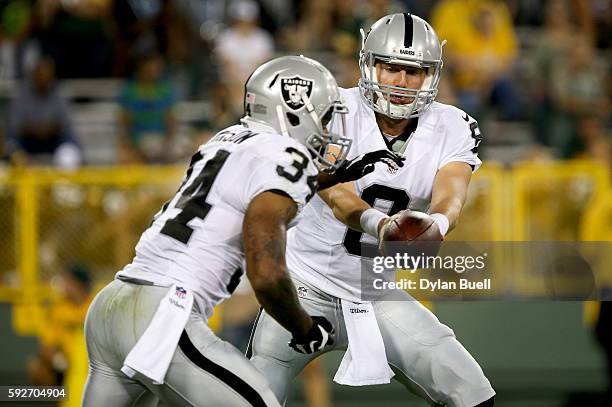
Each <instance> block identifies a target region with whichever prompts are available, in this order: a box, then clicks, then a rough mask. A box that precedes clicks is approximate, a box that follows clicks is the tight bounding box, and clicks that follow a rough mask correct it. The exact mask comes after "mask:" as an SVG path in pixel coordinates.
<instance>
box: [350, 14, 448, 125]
mask: <svg viewBox="0 0 612 407" xmlns="http://www.w3.org/2000/svg"><path fill="white" fill-rule="evenodd" d="M362 36H363V42H362V47H361V52H360V55H359V68H360V70H361V79H360V80H359V88H360V91H361V95H362V96H363V98H364V100H365V102H366V103H367V104H368V105H369V106H370V107H371V108H372V109H373V110H374V111H376V112H379V113H382V114H384V115H386V116H389V117H391V118H394V119H408V118H411V117H417V116H420V115H421V114H423V112H425V110H427V108H428V107H429V106H430V105H431V104H432V103H433V101H434V99H435V98H436V95H437V93H438V82H439V81H440V71H441V70H442V46H443V45H444V43H442V44H440V41H439V40H438V36H437V34H436V32H435V31H434V29H433V28H432V27H431V25H429V24H428V23H427V22H426V21H425V20H423V19H422V18H420V17H417V16H415V15H411V14H408V13H397V14H390V15H388V16H385V17H383V18H381V19H380V20H378V21H377V22H375V23H374V24H373V25H372V27H371V28H370V30H369V31H368V33H367V34H363V30H362ZM377 62H385V63H389V64H400V65H407V66H415V67H419V68H423V69H425V75H426V76H425V80H424V82H423V85H422V86H421V88H420V89H409V88H404V87H399V86H391V85H384V84H381V83H379V82H378V78H377V74H376V67H375V65H376V63H377ZM394 96H396V97H404V98H407V100H409V101H410V102H409V103H406V104H396V103H391V101H390V99H391V97H394Z"/></svg>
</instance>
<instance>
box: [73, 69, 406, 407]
mask: <svg viewBox="0 0 612 407" xmlns="http://www.w3.org/2000/svg"><path fill="white" fill-rule="evenodd" d="M245 90H246V95H245V113H246V115H245V117H244V118H243V119H242V123H241V124H239V125H236V126H232V127H229V128H227V129H225V130H223V131H221V132H219V133H217V134H216V135H215V136H214V137H213V138H212V139H211V140H210V141H209V142H208V143H206V144H204V145H202V146H201V147H200V148H199V150H198V151H197V152H196V154H194V156H193V158H192V160H191V163H190V166H189V169H188V170H187V172H186V175H185V177H184V180H183V183H182V184H181V186H180V187H179V189H178V191H177V193H176V195H175V196H174V197H173V198H172V199H171V200H170V201H169V202H168V203H166V204H165V205H164V207H163V208H162V209H161V210H160V212H159V213H158V214H157V215H156V216H155V218H154V221H153V223H152V224H151V226H150V227H149V228H148V229H147V230H146V231H145V232H144V233H143V235H142V237H141V239H140V241H139V242H138V245H137V246H136V256H135V257H134V260H133V261H132V263H131V264H129V265H127V266H126V267H125V268H124V269H123V270H121V271H120V272H118V273H117V276H116V279H115V280H114V281H113V282H112V283H110V284H109V285H107V286H106V287H105V288H104V289H103V290H102V291H101V292H100V293H99V294H98V295H97V297H96V298H95V300H94V301H93V303H92V305H91V306H90V309H89V311H88V315H87V319H86V323H85V336H86V341H87V350H88V354H89V362H90V372H89V376H88V380H87V384H86V387H85V393H84V398H83V405H84V406H113V407H120V406H132V405H136V404H137V403H139V404H138V405H143V404H147V402H148V401H149V400H151V401H152V402H153V403H155V402H156V397H157V398H159V399H160V400H162V402H164V403H165V404H169V405H172V406H183V405H190V406H215V407H218V406H277V405H278V401H277V399H276V397H275V395H274V394H273V392H272V391H271V390H270V389H269V387H268V384H267V382H266V379H265V378H264V377H263V376H262V375H261V374H260V373H259V372H258V371H257V370H256V369H255V368H254V367H253V366H252V365H251V363H250V362H249V361H248V359H246V358H245V357H244V356H243V355H242V354H240V352H239V351H238V350H237V349H236V348H234V347H233V346H231V345H230V344H228V343H226V342H223V341H221V340H220V339H219V338H217V337H216V336H215V335H214V334H213V333H212V332H211V330H210V329H209V327H208V326H207V318H208V317H210V316H211V314H212V312H213V307H214V306H215V305H217V304H218V303H219V302H221V301H223V299H225V298H227V297H229V296H230V295H231V294H232V291H233V290H234V289H235V288H236V286H237V285H238V282H239V280H240V277H241V274H242V267H243V263H245V264H246V274H247V277H248V278H249V281H250V283H251V286H252V287H253V290H254V291H255V294H256V296H257V299H258V300H259V302H260V303H261V305H262V306H263V308H264V309H265V310H266V312H268V314H269V315H271V316H273V318H274V319H275V320H276V321H278V323H279V324H280V325H282V326H283V327H284V329H286V330H287V331H288V332H291V333H292V339H291V342H290V344H289V345H290V346H291V347H293V349H295V350H293V349H290V348H289V346H287V345H288V344H287V343H285V344H283V346H285V347H287V349H289V350H291V352H294V353H298V352H303V353H312V352H314V351H318V350H321V349H323V348H324V347H325V346H327V345H330V344H332V343H333V327H332V325H331V324H330V322H329V321H327V320H326V319H325V318H324V317H320V316H316V315H315V316H310V315H309V314H308V313H306V311H305V310H304V309H303V308H302V307H301V306H300V304H299V301H298V297H297V294H296V289H295V287H294V285H293V283H292V281H291V279H290V277H289V275H288V273H287V272H286V267H285V236H286V234H285V233H286V229H287V228H289V226H291V225H292V224H293V223H295V221H296V217H297V214H298V213H299V212H301V211H302V208H303V207H304V206H305V205H306V203H307V202H308V201H309V200H310V198H311V197H312V196H313V195H314V194H315V192H316V189H317V178H318V174H319V168H326V169H328V170H329V169H332V170H333V172H331V173H330V172H329V171H328V172H327V173H326V174H324V175H325V177H324V178H325V182H326V184H327V185H331V184H332V183H334V182H338V181H344V180H348V179H356V178H358V177H359V176H361V175H363V174H364V173H367V172H368V171H372V170H373V169H374V163H375V162H378V161H380V160H382V161H384V162H387V163H388V164H389V165H390V166H391V167H392V168H399V166H401V165H402V164H401V159H399V158H398V157H397V156H395V155H394V154H392V153H389V152H387V151H382V152H378V153H374V154H370V155H369V156H367V157H363V158H359V159H355V160H352V161H346V160H344V158H345V157H346V152H347V151H348V149H349V147H350V140H348V139H346V138H345V137H343V136H342V134H341V133H334V132H330V131H328V128H329V127H330V126H334V128H338V129H342V127H343V126H342V123H341V122H342V121H343V116H344V115H345V114H346V112H347V111H346V106H345V105H344V104H343V102H342V101H341V98H340V94H339V89H338V87H337V84H336V81H335V79H334V78H333V76H332V75H331V74H330V73H329V71H328V70H327V69H326V68H324V67H323V66H322V65H321V64H319V63H318V62H316V61H313V60H311V59H308V58H305V57H282V58H277V59H275V60H272V61H270V62H267V63H266V64H264V65H262V66H261V67H259V68H258V69H257V70H256V71H255V72H254V73H253V74H252V76H251V77H250V78H249V80H248V81H247V83H246V87H245ZM337 122H339V123H337ZM334 123H337V124H338V126H336V125H335V124H334ZM332 155H333V156H334V157H335V158H333V157H331V156H332ZM315 163H316V164H318V165H319V166H320V167H319V168H317V165H316V164H315ZM155 396H156V397H155Z"/></svg>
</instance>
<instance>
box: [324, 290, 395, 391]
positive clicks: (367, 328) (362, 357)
mask: <svg viewBox="0 0 612 407" xmlns="http://www.w3.org/2000/svg"><path fill="white" fill-rule="evenodd" d="M342 314H343V316H344V324H345V325H346V334H347V336H348V348H347V349H346V353H345V354H344V357H343V358H342V362H341V363H340V367H339V368H338V371H337V372H336V376H335V377H334V381H335V382H336V383H339V384H346V385H349V386H366V385H371V384H386V383H389V382H390V381H391V378H392V377H393V376H394V373H393V371H392V370H391V368H390V367H389V364H388V363H387V354H386V352H385V344H384V342H383V339H382V335H381V333H380V329H379V328H378V323H377V322H376V316H375V315H374V308H373V307H372V303H370V302H364V303H354V302H350V301H345V300H342Z"/></svg>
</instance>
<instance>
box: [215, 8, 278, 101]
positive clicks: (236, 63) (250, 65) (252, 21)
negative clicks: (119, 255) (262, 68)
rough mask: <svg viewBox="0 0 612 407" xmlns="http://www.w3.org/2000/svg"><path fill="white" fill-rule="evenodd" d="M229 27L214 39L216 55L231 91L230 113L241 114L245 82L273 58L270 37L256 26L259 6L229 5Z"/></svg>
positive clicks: (222, 76) (222, 75) (272, 45)
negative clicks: (259, 67)
mask: <svg viewBox="0 0 612 407" xmlns="http://www.w3.org/2000/svg"><path fill="white" fill-rule="evenodd" d="M229 16H230V18H231V19H232V24H231V26H230V27H229V28H227V29H226V30H224V31H222V32H221V34H219V36H218V38H217V44H216V53H217V55H218V57H219V60H220V62H221V79H222V80H223V81H224V82H225V83H226V84H227V86H228V88H229V92H230V103H231V104H232V105H233V107H232V110H234V111H242V103H243V98H244V83H245V82H246V80H247V79H248V77H249V75H250V74H251V73H252V72H253V71H254V70H255V68H257V67H258V66H259V65H261V64H262V63H263V62H265V61H267V60H268V59H270V58H272V56H273V54H274V42H273V40H272V36H271V35H270V34H269V33H268V32H267V31H264V30H262V29H261V28H259V27H258V26H257V19H258V17H259V6H258V5H257V3H255V2H254V1H252V0H237V1H233V2H232V3H231V4H230V9H229Z"/></svg>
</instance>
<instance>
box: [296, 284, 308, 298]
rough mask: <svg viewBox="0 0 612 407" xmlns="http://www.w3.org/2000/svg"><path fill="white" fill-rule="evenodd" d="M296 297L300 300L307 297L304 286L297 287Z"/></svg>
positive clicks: (306, 289) (306, 290)
mask: <svg viewBox="0 0 612 407" xmlns="http://www.w3.org/2000/svg"><path fill="white" fill-rule="evenodd" d="M297 295H298V297H300V298H306V296H307V295H308V288H306V287H304V286H302V285H301V286H299V287H298V288H297Z"/></svg>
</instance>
